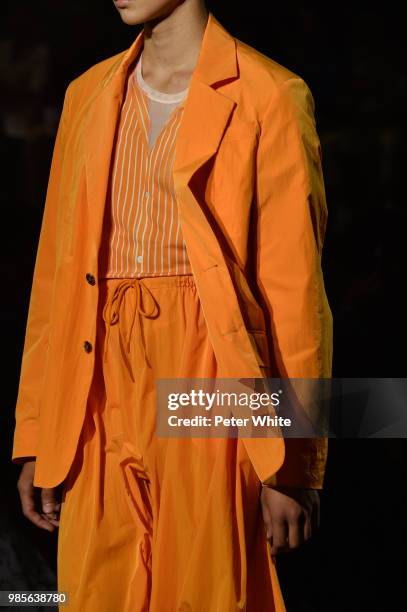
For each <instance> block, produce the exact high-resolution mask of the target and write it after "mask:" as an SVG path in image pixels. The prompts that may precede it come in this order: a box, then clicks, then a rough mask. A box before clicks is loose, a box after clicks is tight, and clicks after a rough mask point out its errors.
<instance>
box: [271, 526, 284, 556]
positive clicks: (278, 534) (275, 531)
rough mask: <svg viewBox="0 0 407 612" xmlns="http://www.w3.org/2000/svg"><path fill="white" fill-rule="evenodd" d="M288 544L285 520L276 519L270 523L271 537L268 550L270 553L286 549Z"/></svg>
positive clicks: (273, 553) (275, 553)
mask: <svg viewBox="0 0 407 612" xmlns="http://www.w3.org/2000/svg"><path fill="white" fill-rule="evenodd" d="M287 544H288V526H287V523H286V521H284V520H281V519H278V520H274V521H273V523H272V538H271V541H270V547H271V549H270V552H271V554H272V555H278V553H280V552H282V551H284V550H286V549H287Z"/></svg>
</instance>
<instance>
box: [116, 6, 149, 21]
mask: <svg viewBox="0 0 407 612" xmlns="http://www.w3.org/2000/svg"><path fill="white" fill-rule="evenodd" d="M119 14H120V17H121V19H122V21H123V23H125V24H127V25H138V24H140V23H144V21H145V19H143V16H142V15H141V14H140V13H138V12H137V11H135V10H134V9H131V8H130V7H129V8H121V9H119Z"/></svg>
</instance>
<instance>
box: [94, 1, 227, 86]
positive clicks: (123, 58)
mask: <svg viewBox="0 0 407 612" xmlns="http://www.w3.org/2000/svg"><path fill="white" fill-rule="evenodd" d="M143 44H144V30H141V31H140V32H139V34H138V35H137V37H136V38H135V40H134V42H133V43H132V44H131V46H130V47H129V48H128V49H127V50H126V51H125V52H123V53H122V54H120V56H119V58H118V60H117V61H116V62H115V63H114V64H113V66H112V68H111V70H109V73H108V74H107V75H106V76H105V78H104V79H103V80H102V83H101V85H102V88H105V87H106V86H108V85H109V83H110V81H111V80H112V79H113V81H114V80H115V79H119V80H121V79H123V78H125V76H126V74H127V70H128V68H129V66H130V65H131V63H132V62H133V61H134V60H135V59H136V57H137V55H138V53H139V51H140V50H141V48H142V46H143ZM237 76H238V66H237V60H236V44H235V40H234V38H233V37H232V36H231V35H230V34H229V33H228V32H227V31H226V30H225V28H224V27H223V26H222V25H221V24H220V22H219V21H218V20H217V19H216V17H215V16H214V15H213V14H212V13H211V12H209V13H208V20H207V23H206V27H205V31H204V34H203V38H202V44H201V51H200V54H199V57H198V62H197V65H196V66H195V70H194V78H196V79H198V80H200V81H201V82H202V83H206V84H207V85H211V86H212V85H215V84H216V83H220V82H221V81H225V80H227V79H233V78H236V77H237Z"/></svg>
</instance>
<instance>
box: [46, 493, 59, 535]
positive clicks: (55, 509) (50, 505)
mask: <svg viewBox="0 0 407 612" xmlns="http://www.w3.org/2000/svg"><path fill="white" fill-rule="evenodd" d="M41 504H42V512H43V515H44V517H45V518H46V519H48V521H49V522H50V523H51V524H52V525H54V526H55V527H58V525H59V511H60V507H61V505H60V503H59V501H58V499H57V497H56V489H42V490H41Z"/></svg>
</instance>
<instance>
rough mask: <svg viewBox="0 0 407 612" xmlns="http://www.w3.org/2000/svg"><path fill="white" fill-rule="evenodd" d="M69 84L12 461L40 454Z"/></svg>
mask: <svg viewBox="0 0 407 612" xmlns="http://www.w3.org/2000/svg"><path fill="white" fill-rule="evenodd" d="M69 98H70V86H68V88H67V90H66V92H65V97H64V104H63V109H62V113H61V116H60V120H59V125H58V130H57V134H56V138H55V142H54V149H53V155H52V162H51V168H50V174H49V180H48V187H47V194H46V199H45V206H44V212H43V217H42V225H41V230H40V236H39V242H38V248H37V255H36V261H35V266H34V273H33V279H32V285H31V295H30V303H29V308H28V316H27V323H26V330H25V339H24V346H23V355H22V361H21V369H20V380H19V387H18V395H17V403H16V409H15V420H16V424H15V430H14V444H13V452H12V460H13V462H15V463H19V462H21V460H22V459H23V458H25V457H35V456H36V453H37V438H38V418H39V411H40V402H41V391H42V386H43V376H44V369H45V359H46V354H47V347H48V341H49V333H50V306H51V301H52V300H51V297H52V291H53V282H54V274H55V268H56V222H57V206H58V193H59V186H60V179H61V172H62V162H63V155H64V153H63V151H64V146H65V137H66V132H67V126H68V122H69V106H70V102H69Z"/></svg>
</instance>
